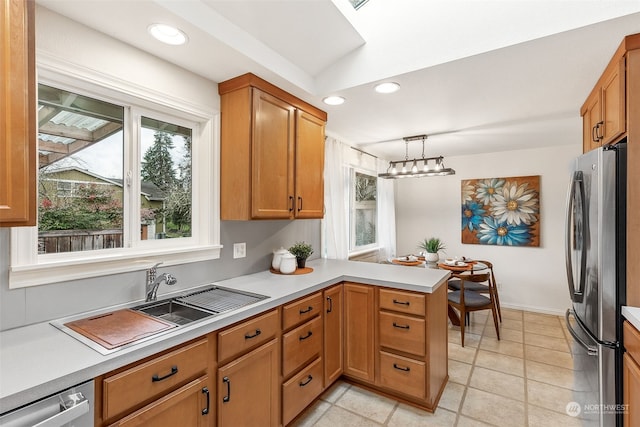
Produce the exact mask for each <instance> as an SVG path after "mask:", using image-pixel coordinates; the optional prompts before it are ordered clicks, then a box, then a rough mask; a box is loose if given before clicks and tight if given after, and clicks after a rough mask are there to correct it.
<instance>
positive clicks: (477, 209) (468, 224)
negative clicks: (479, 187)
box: [462, 202, 487, 231]
mask: <svg viewBox="0 0 640 427" xmlns="http://www.w3.org/2000/svg"><path fill="white" fill-rule="evenodd" d="M486 212H487V211H486V210H484V209H482V205H481V204H479V203H478V202H467V203H465V204H463V205H462V229H463V230H464V229H465V228H468V229H469V231H473V230H474V229H476V230H477V229H478V226H479V225H480V223H481V222H482V217H483V216H484V214H485V213H486Z"/></svg>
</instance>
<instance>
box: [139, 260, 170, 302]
mask: <svg viewBox="0 0 640 427" xmlns="http://www.w3.org/2000/svg"><path fill="white" fill-rule="evenodd" d="M160 264H162V263H161V262H159V263H157V264H156V265H154V266H153V267H151V268H150V269H148V270H147V286H146V291H147V298H146V299H145V301H146V302H149V301H155V300H157V299H158V288H159V287H160V283H162V281H164V282H165V283H166V284H167V285H168V286H172V285H175V284H176V283H178V279H176V278H175V277H174V276H173V275H171V274H169V273H162V274H161V275H160V277H156V271H157V268H158V266H159V265H160Z"/></svg>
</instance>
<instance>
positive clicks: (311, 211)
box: [295, 110, 324, 218]
mask: <svg viewBox="0 0 640 427" xmlns="http://www.w3.org/2000/svg"><path fill="white" fill-rule="evenodd" d="M295 167H296V169H295V188H296V208H295V217H296V218H322V217H323V215H324V121H322V120H320V119H318V118H316V117H314V116H312V115H311V114H307V113H305V112H304V111H301V110H298V111H297V113H296V164H295Z"/></svg>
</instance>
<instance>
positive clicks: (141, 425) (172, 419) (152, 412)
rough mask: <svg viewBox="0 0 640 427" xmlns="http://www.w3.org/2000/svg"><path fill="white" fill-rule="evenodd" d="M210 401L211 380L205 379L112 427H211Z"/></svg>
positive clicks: (185, 387)
mask: <svg viewBox="0 0 640 427" xmlns="http://www.w3.org/2000/svg"><path fill="white" fill-rule="evenodd" d="M211 400H212V397H211V393H210V390H209V378H208V377H206V376H205V377H202V378H198V379H197V380H195V381H192V382H190V383H189V384H187V385H185V386H183V387H181V388H179V389H178V390H176V391H174V392H172V393H169V394H168V395H166V396H164V397H162V398H161V399H158V400H157V401H155V402H153V403H152V404H150V405H147V406H145V407H144V408H142V409H140V410H138V411H136V412H134V413H133V414H131V415H129V416H126V417H124V418H123V419H121V420H120V421H117V422H115V423H113V424H111V426H121V427H133V426H136V427H175V426H193V427H205V426H210V425H211V423H210V420H211V417H212V415H213V414H210V411H211V404H212V403H213V402H212V401H211Z"/></svg>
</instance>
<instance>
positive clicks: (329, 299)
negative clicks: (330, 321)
mask: <svg viewBox="0 0 640 427" xmlns="http://www.w3.org/2000/svg"><path fill="white" fill-rule="evenodd" d="M327 301H329V308H327V313H331V312H332V311H333V300H332V299H331V297H327Z"/></svg>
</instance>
